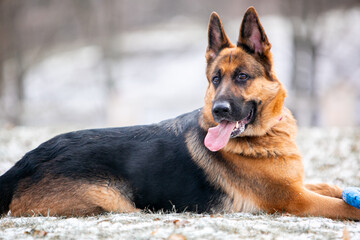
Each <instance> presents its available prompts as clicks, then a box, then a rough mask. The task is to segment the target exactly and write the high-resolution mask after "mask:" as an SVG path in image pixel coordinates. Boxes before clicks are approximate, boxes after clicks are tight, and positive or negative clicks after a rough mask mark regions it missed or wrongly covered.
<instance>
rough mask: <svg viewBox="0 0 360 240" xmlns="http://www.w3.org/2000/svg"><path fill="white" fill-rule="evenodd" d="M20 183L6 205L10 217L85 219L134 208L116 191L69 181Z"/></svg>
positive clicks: (49, 180)
mask: <svg viewBox="0 0 360 240" xmlns="http://www.w3.org/2000/svg"><path fill="white" fill-rule="evenodd" d="M27 181H31V180H30V179H25V180H23V181H22V182H20V184H19V187H18V188H17V191H16V192H15V194H14V197H13V200H12V201H11V204H10V207H9V208H10V211H11V215H12V216H24V215H25V216H26V215H27V216H33V215H43V216H48V215H49V216H53V215H57V216H85V215H94V214H100V213H103V212H134V211H136V209H135V207H134V205H133V204H132V203H131V202H130V201H129V200H128V199H127V198H126V197H125V196H123V195H121V194H120V193H119V191H118V190H117V189H114V188H113V187H112V186H107V185H106V184H102V185H99V184H89V183H82V182H76V181H73V180H69V179H51V178H49V177H45V178H43V179H42V180H41V181H40V182H38V183H36V184H34V185H31V186H30V187H26V188H24V186H26V185H27V184H26V182H27Z"/></svg>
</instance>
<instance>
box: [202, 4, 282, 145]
mask: <svg viewBox="0 0 360 240" xmlns="http://www.w3.org/2000/svg"><path fill="white" fill-rule="evenodd" d="M270 48H271V44H270V43H269V41H268V38H267V36H266V34H265V32H264V29H263V27H262V25H261V23H260V21H259V18H258V15H257V13H256V11H255V9H254V8H253V7H250V8H249V9H248V10H247V11H246V13H245V15H244V18H243V21H242V23H241V27H240V33H239V38H238V42H237V44H236V45H233V44H232V43H231V42H230V40H229V39H228V37H227V36H226V34H225V31H224V29H223V26H222V23H221V20H220V18H219V16H218V15H217V14H216V13H215V12H214V13H212V14H211V17H210V22H209V29H208V47H207V50H206V61H207V68H206V76H207V79H208V81H209V85H208V88H207V92H206V96H205V106H204V108H203V116H202V120H203V121H202V123H201V125H202V127H203V128H204V129H206V130H207V131H208V133H207V136H206V138H205V145H206V147H207V148H209V149H210V150H211V151H218V150H220V149H221V148H223V147H224V146H225V145H226V144H227V142H228V141H229V139H230V141H236V140H237V137H243V136H261V135H264V134H266V132H268V131H269V129H270V128H271V127H272V126H274V125H275V124H276V123H277V122H278V121H279V119H280V118H281V112H282V108H283V102H284V98H285V95H286V92H285V90H284V88H283V86H282V84H281V83H280V82H279V81H278V79H277V78H276V76H275V73H274V72H273V70H272V55H271V52H270ZM231 139H233V140H231Z"/></svg>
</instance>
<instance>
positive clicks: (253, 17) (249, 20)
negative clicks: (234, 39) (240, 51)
mask: <svg viewBox="0 0 360 240" xmlns="http://www.w3.org/2000/svg"><path fill="white" fill-rule="evenodd" d="M237 46H238V47H242V48H244V49H245V50H247V51H249V50H250V52H252V53H258V54H259V55H264V54H266V53H267V52H269V51H270V48H271V44H270V43H269V40H268V38H267V36H266V34H265V31H264V29H263V27H262V26H261V23H260V21H259V17H258V15H257V12H256V10H255V8H254V7H249V8H248V10H246V13H245V15H244V18H243V20H242V23H241V27H240V33H239V40H238V43H237Z"/></svg>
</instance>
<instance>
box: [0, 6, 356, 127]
mask: <svg viewBox="0 0 360 240" xmlns="http://www.w3.org/2000/svg"><path fill="white" fill-rule="evenodd" d="M249 6H255V8H256V9H257V11H258V13H259V16H260V20H261V22H262V24H263V26H264V28H265V31H266V33H267V35H268V38H269V40H270V42H271V43H272V51H273V55H274V64H275V70H276V72H277V75H278V78H279V79H280V81H282V82H283V83H284V84H285V86H286V88H287V90H288V98H287V99H286V106H287V107H289V108H290V109H291V110H292V111H293V113H294V115H295V117H296V118H297V120H298V123H299V125H300V126H320V127H329V126H349V127H356V126H360V1H359V0H317V1H314V0H296V1H295V0H291V1H288V0H263V1H256V0H255V1H254V0H253V1H245V0H244V1H236V0H222V1H217V0H197V1H193V0H182V1H179V0H177V1H176V0H107V1H101V0H87V1H84V0H61V1H59V0H26V1H23V0H0V128H1V127H5V128H6V127H12V126H18V125H25V126H47V127H56V126H80V127H105V126H124V125H129V124H147V123H152V122H157V121H160V120H163V119H166V118H171V117H175V116H177V115H179V114H182V113H185V112H188V111H192V110H194V109H196V108H199V107H201V106H202V104H203V97H204V94H205V89H206V86H207V80H206V77H205V57H204V54H205V49H206V45H207V24H208V19H209V16H210V13H211V12H212V11H216V12H218V13H219V15H220V17H221V19H222V21H223V24H224V27H225V30H226V32H227V34H228V36H229V37H230V39H231V40H232V41H233V42H236V40H237V37H238V31H239V27H240V23H241V20H242V16H243V14H244V12H245V10H246V9H247V8H248V7H249Z"/></svg>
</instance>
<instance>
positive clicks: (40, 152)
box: [0, 110, 223, 213]
mask: <svg viewBox="0 0 360 240" xmlns="http://www.w3.org/2000/svg"><path fill="white" fill-rule="evenodd" d="M199 112H200V110H196V111H194V112H191V113H188V114H184V115H181V116H179V117H177V118H175V119H172V120H167V121H163V122H161V123H159V124H153V125H146V126H134V127H124V128H109V129H92V130H83V131H77V132H70V133H66V134H62V135H59V136H56V137H54V138H52V139H51V140H49V141H47V142H45V143H43V144H41V145H40V146H39V147H38V148H36V149H34V150H32V151H30V152H29V153H27V154H26V155H25V156H24V157H23V158H22V159H21V160H20V161H18V162H17V163H16V164H15V166H14V167H12V168H11V169H10V170H9V171H8V172H6V173H5V174H4V175H3V176H1V177H0V197H1V198H0V213H6V212H7V211H8V210H9V204H10V202H11V198H12V195H13V192H14V191H15V190H16V187H17V183H18V181H19V180H20V179H24V178H30V179H31V181H27V184H28V187H29V186H31V185H33V184H36V183H37V182H39V181H40V180H41V179H43V178H44V176H50V177H52V178H66V179H70V180H74V183H75V182H76V181H83V182H89V183H95V184H96V182H104V181H109V182H112V183H113V184H114V186H119V191H120V192H122V193H124V191H123V189H121V188H124V186H126V187H127V188H129V189H126V191H125V193H126V192H127V193H126V194H127V197H129V198H130V199H131V200H132V201H133V202H134V203H135V205H136V207H137V208H140V209H144V208H149V209H150V210H160V209H163V210H174V209H176V210H177V211H184V210H189V211H195V212H209V211H211V209H212V208H215V207H216V206H217V205H218V204H219V202H218V201H219V199H221V195H223V192H221V190H218V189H217V188H215V187H214V186H211V184H210V183H209V182H208V181H207V180H206V176H205V173H204V171H203V170H202V169H200V168H199V167H198V166H197V165H196V164H195V163H194V162H193V160H192V158H191V156H190V153H189V151H188V150H187V147H186V143H185V134H186V133H187V132H189V131H190V132H192V133H193V134H200V135H204V136H205V132H204V131H203V130H201V129H200V127H199V126H198V117H199ZM124 182H125V183H126V184H124Z"/></svg>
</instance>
